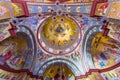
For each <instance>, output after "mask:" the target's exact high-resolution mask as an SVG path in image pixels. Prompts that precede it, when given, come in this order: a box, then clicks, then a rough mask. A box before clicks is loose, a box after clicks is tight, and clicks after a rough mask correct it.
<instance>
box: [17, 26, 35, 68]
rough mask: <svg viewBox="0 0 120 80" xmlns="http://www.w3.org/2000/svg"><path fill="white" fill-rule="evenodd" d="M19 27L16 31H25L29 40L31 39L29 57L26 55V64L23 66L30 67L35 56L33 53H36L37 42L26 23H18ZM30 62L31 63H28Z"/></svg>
mask: <svg viewBox="0 0 120 80" xmlns="http://www.w3.org/2000/svg"><path fill="white" fill-rule="evenodd" d="M18 27H19V29H18V32H24V33H26V35H28V36H29V40H31V44H29V45H31V49H30V51H31V53H30V56H31V57H28V58H27V60H26V65H25V66H24V69H30V70H31V69H32V66H33V63H34V60H35V58H36V56H35V54H36V53H37V43H36V39H35V36H34V33H33V32H32V30H31V29H30V28H29V27H27V26H26V25H21V24H20V25H18ZM30 63H32V64H31V65H30Z"/></svg>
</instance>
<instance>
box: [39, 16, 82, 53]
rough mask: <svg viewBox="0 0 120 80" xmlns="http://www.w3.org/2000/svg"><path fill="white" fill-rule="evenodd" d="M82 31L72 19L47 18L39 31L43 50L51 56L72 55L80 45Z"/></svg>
mask: <svg viewBox="0 0 120 80" xmlns="http://www.w3.org/2000/svg"><path fill="white" fill-rule="evenodd" d="M80 38H81V30H80V27H79V26H78V24H77V23H76V22H75V21H74V20H73V19H72V18H70V17H66V16H56V17H50V18H47V19H46V20H45V21H43V23H42V24H41V25H40V27H39V29H38V41H39V44H40V46H41V48H42V49H43V50H44V51H45V52H47V53H50V54H55V55H56V54H57V55H61V54H62V55H63V54H68V53H71V52H72V51H74V50H75V49H76V47H77V46H78V45H79V43H80Z"/></svg>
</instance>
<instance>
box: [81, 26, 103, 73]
mask: <svg viewBox="0 0 120 80" xmlns="http://www.w3.org/2000/svg"><path fill="white" fill-rule="evenodd" d="M95 32H102V30H101V25H94V26H91V27H89V28H88V29H87V30H86V31H85V33H84V36H83V40H82V48H81V49H82V50H81V51H82V52H83V53H84V54H83V55H84V57H83V58H84V60H85V64H84V66H85V67H86V66H88V67H86V69H87V71H89V69H94V68H95V67H94V65H93V61H92V59H91V54H88V53H87V51H86V46H87V41H88V39H89V36H90V35H91V34H92V33H95Z"/></svg>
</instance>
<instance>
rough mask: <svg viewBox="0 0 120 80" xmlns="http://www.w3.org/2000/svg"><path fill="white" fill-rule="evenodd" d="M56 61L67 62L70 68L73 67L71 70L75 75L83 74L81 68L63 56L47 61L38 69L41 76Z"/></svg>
mask: <svg viewBox="0 0 120 80" xmlns="http://www.w3.org/2000/svg"><path fill="white" fill-rule="evenodd" d="M55 63H63V64H66V65H67V67H68V68H70V69H71V71H72V72H73V73H74V75H75V76H79V75H80V74H81V71H80V70H79V68H78V67H77V66H76V65H75V64H74V63H73V62H71V61H69V60H66V59H62V58H56V59H51V60H48V61H46V62H45V63H44V64H43V65H42V66H41V67H40V68H39V71H38V74H39V76H42V75H43V74H42V73H44V72H45V71H46V69H47V68H48V67H49V66H50V65H52V64H55Z"/></svg>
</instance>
